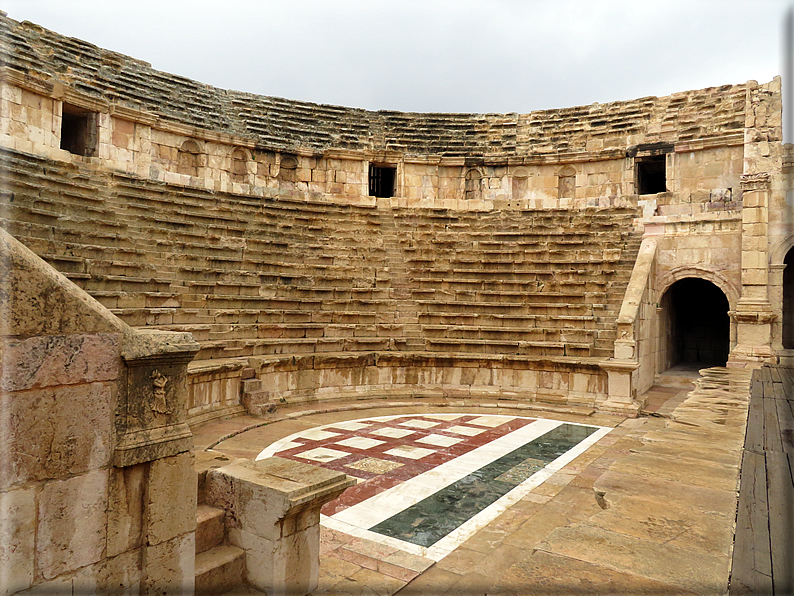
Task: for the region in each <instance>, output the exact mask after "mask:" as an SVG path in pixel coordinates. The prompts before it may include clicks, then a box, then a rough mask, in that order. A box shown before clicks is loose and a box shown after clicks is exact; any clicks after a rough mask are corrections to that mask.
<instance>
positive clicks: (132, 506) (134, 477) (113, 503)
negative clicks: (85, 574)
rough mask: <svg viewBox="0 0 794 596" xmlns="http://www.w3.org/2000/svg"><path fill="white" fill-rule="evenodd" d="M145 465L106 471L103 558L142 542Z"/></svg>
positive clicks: (132, 547)
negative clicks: (106, 532) (106, 494)
mask: <svg viewBox="0 0 794 596" xmlns="http://www.w3.org/2000/svg"><path fill="white" fill-rule="evenodd" d="M145 489H146V464H138V465H135V466H129V467H126V468H114V469H112V470H111V471H110V476H109V486H108V538H107V556H108V557H113V556H115V555H118V554H120V553H123V552H125V551H128V550H131V549H134V548H136V547H138V546H140V545H141V543H142V539H143V526H144V524H143V516H144V495H145Z"/></svg>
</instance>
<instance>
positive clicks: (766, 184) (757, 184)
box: [741, 172, 772, 192]
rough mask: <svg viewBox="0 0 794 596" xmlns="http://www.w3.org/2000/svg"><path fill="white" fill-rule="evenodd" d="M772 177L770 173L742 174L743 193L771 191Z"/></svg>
mask: <svg viewBox="0 0 794 596" xmlns="http://www.w3.org/2000/svg"><path fill="white" fill-rule="evenodd" d="M771 179H772V177H771V176H770V175H769V172H756V173H755V174H742V176H741V181H742V191H744V192H748V191H753V190H769V188H770V186H771Z"/></svg>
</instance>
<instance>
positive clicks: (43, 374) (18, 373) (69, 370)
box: [0, 333, 121, 391]
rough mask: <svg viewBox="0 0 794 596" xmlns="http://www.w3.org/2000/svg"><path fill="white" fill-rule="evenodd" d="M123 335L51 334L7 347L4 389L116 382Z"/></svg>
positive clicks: (1, 387) (1, 383)
mask: <svg viewBox="0 0 794 596" xmlns="http://www.w3.org/2000/svg"><path fill="white" fill-rule="evenodd" d="M119 344H120V335H119V334H115V333H113V334H111V333H100V334H96V335H84V334H76V335H50V336H45V337H31V338H29V339H25V340H22V341H18V342H13V341H12V342H9V343H8V344H5V345H4V346H3V349H4V351H3V367H2V371H0V372H2V376H0V390H3V391H22V390H25V389H30V388H32V387H50V386H55V385H76V384H79V383H93V382H95V381H110V380H113V379H116V378H117V377H118V374H119V368H120V366H121V359H120V357H119V350H120V348H119Z"/></svg>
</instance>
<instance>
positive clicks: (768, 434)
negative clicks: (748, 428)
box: [762, 399, 783, 452]
mask: <svg viewBox="0 0 794 596" xmlns="http://www.w3.org/2000/svg"><path fill="white" fill-rule="evenodd" d="M777 402H778V400H776V399H764V400H762V403H763V404H764V406H763V407H764V450H765V451H777V452H781V451H783V445H782V444H781V442H780V425H779V424H778V419H777V418H778V413H777Z"/></svg>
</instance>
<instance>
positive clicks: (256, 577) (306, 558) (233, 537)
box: [230, 523, 320, 596]
mask: <svg viewBox="0 0 794 596" xmlns="http://www.w3.org/2000/svg"><path fill="white" fill-rule="evenodd" d="M230 541H231V542H232V543H233V544H236V545H238V546H239V548H242V549H244V550H245V556H246V571H245V576H246V580H247V581H248V583H250V584H251V585H253V586H254V587H256V588H257V589H260V590H265V591H267V593H268V594H272V595H273V596H281V595H287V594H308V593H310V592H311V591H312V590H314V589H315V588H316V587H317V584H318V581H317V580H318V578H319V570H320V525H319V523H317V524H315V525H312V526H310V527H308V528H305V529H303V530H301V531H300V532H295V533H293V534H290V535H288V536H286V537H285V538H284V539H282V540H275V541H273V540H268V539H266V538H262V537H260V536H256V535H253V534H250V533H249V532H246V531H245V530H242V529H240V528H235V529H232V530H231V531H230Z"/></svg>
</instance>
